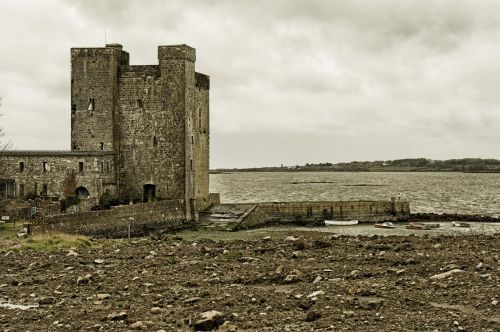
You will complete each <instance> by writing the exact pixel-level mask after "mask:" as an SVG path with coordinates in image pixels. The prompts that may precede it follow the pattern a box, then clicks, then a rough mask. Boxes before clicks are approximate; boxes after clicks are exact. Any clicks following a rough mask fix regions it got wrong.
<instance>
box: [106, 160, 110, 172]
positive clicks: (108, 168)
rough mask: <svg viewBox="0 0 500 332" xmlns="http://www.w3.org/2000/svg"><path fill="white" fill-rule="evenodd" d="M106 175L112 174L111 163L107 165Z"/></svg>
mask: <svg viewBox="0 0 500 332" xmlns="http://www.w3.org/2000/svg"><path fill="white" fill-rule="evenodd" d="M106 173H111V167H109V162H107V163H106Z"/></svg>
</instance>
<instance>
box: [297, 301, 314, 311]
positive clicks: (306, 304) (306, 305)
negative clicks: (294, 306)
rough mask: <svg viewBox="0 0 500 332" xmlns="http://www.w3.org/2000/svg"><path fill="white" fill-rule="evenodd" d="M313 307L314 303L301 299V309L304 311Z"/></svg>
mask: <svg viewBox="0 0 500 332" xmlns="http://www.w3.org/2000/svg"><path fill="white" fill-rule="evenodd" d="M312 305H313V302H312V301H310V300H309V299H306V298H304V299H301V300H300V301H299V308H301V309H303V310H309V309H310V308H311V307H312Z"/></svg>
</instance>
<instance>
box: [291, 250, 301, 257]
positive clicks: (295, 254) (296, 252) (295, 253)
mask: <svg viewBox="0 0 500 332" xmlns="http://www.w3.org/2000/svg"><path fill="white" fill-rule="evenodd" d="M299 256H300V252H298V251H294V252H292V258H299Z"/></svg>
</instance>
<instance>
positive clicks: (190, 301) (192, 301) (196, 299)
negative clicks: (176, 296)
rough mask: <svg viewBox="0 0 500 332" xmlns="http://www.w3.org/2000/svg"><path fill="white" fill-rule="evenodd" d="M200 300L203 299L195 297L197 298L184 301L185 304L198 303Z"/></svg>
mask: <svg viewBox="0 0 500 332" xmlns="http://www.w3.org/2000/svg"><path fill="white" fill-rule="evenodd" d="M199 300H201V297H199V296H195V297H191V298H189V299H186V300H184V303H194V302H198V301H199Z"/></svg>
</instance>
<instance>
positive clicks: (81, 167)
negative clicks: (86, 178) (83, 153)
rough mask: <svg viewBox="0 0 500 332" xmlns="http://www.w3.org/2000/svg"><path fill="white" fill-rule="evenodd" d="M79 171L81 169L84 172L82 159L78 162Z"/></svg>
mask: <svg viewBox="0 0 500 332" xmlns="http://www.w3.org/2000/svg"><path fill="white" fill-rule="evenodd" d="M78 171H79V172H80V173H83V161H80V162H79V163H78Z"/></svg>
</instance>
